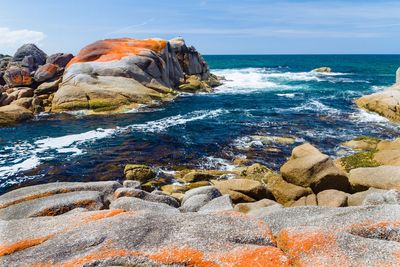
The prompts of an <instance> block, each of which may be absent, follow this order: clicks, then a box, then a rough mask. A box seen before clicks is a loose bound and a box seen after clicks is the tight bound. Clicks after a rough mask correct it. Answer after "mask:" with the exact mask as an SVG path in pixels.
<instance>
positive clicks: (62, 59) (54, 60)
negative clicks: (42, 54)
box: [46, 53, 74, 68]
mask: <svg viewBox="0 0 400 267" xmlns="http://www.w3.org/2000/svg"><path fill="white" fill-rule="evenodd" d="M73 58H74V56H73V55H72V54H65V53H57V54H53V55H50V56H49V57H47V59H46V63H50V64H54V65H57V66H58V67H60V68H65V67H66V66H67V64H68V63H69V62H70V61H71V60H72V59H73Z"/></svg>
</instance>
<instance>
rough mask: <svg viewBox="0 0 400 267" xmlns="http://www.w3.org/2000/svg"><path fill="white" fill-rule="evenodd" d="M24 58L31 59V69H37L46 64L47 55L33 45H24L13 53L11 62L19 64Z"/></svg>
mask: <svg viewBox="0 0 400 267" xmlns="http://www.w3.org/2000/svg"><path fill="white" fill-rule="evenodd" d="M25 57H31V58H32V60H33V68H34V69H37V68H38V67H39V66H40V65H44V64H45V63H46V58H47V55H46V53H44V52H43V51H42V50H40V49H39V48H38V47H37V46H36V45H34V44H24V45H23V46H21V47H20V48H18V50H17V52H15V54H14V57H13V61H16V62H21V61H23V60H24V59H25Z"/></svg>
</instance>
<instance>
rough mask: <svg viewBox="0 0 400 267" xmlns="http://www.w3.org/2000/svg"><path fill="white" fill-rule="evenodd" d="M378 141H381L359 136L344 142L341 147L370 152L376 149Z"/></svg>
mask: <svg viewBox="0 0 400 267" xmlns="http://www.w3.org/2000/svg"><path fill="white" fill-rule="evenodd" d="M380 141H381V140H379V139H377V138H374V137H369V136H360V137H357V138H355V139H353V140H350V141H347V142H344V143H343V144H342V145H343V146H346V147H349V148H352V149H354V150H364V151H371V150H375V149H376V148H377V145H378V143H379V142H380Z"/></svg>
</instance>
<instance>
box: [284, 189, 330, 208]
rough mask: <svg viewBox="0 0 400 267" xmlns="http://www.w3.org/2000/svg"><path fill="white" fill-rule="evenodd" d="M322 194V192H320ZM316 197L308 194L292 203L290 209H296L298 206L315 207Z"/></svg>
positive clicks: (316, 203)
mask: <svg viewBox="0 0 400 267" xmlns="http://www.w3.org/2000/svg"><path fill="white" fill-rule="evenodd" d="M322 192H324V191H322ZM317 205H318V202H317V196H316V195H315V194H310V195H308V196H304V197H302V198H300V199H299V200H297V201H296V202H294V203H293V204H292V205H291V206H292V207H298V206H317Z"/></svg>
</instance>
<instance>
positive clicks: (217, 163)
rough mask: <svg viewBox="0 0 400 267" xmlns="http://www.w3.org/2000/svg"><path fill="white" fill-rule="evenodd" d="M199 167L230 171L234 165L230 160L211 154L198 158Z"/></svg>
mask: <svg viewBox="0 0 400 267" xmlns="http://www.w3.org/2000/svg"><path fill="white" fill-rule="evenodd" d="M199 165H200V166H199V167H200V168H202V169H208V170H209V169H218V170H223V171H231V170H233V169H234V168H235V165H233V164H232V162H230V161H228V160H226V159H222V158H216V157H213V156H209V157H204V158H202V159H200V163H199Z"/></svg>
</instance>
